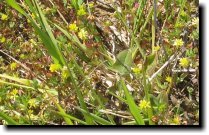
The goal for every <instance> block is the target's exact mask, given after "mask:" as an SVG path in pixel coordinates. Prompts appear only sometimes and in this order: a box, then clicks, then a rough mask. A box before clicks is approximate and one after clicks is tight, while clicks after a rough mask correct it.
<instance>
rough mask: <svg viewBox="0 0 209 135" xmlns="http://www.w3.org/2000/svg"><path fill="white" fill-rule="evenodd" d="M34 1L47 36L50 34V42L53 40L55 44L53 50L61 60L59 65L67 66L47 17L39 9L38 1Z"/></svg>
mask: <svg viewBox="0 0 209 135" xmlns="http://www.w3.org/2000/svg"><path fill="white" fill-rule="evenodd" d="M33 1H34V3H35V7H36V9H37V11H38V14H39V16H40V20H41V22H42V23H43V25H44V29H45V30H46V32H47V34H48V36H49V38H50V40H51V41H52V43H53V44H52V46H53V48H54V50H55V52H56V54H57V55H58V57H57V59H58V60H59V63H60V64H62V65H66V61H65V59H64V57H63V55H62V53H61V51H60V49H59V47H58V45H57V41H56V39H55V37H54V35H53V33H52V31H51V27H50V26H49V24H48V23H47V21H46V18H45V16H44V14H43V12H42V11H41V9H40V7H39V5H38V3H37V1H36V0H33Z"/></svg>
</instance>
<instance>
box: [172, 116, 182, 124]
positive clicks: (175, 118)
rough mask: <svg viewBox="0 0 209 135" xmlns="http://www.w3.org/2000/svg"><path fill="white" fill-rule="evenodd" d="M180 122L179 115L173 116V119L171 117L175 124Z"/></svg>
mask: <svg viewBox="0 0 209 135" xmlns="http://www.w3.org/2000/svg"><path fill="white" fill-rule="evenodd" d="M180 122H181V120H180V118H179V116H175V117H174V119H173V123H174V124H176V125H179V124H180Z"/></svg>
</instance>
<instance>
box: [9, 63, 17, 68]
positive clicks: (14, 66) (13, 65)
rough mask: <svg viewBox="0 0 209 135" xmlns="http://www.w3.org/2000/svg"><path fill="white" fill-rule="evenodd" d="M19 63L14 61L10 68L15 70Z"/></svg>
mask: <svg viewBox="0 0 209 135" xmlns="http://www.w3.org/2000/svg"><path fill="white" fill-rule="evenodd" d="M17 66H18V65H17V63H16V62H12V63H11V64H10V69H11V70H15V69H16V68H17Z"/></svg>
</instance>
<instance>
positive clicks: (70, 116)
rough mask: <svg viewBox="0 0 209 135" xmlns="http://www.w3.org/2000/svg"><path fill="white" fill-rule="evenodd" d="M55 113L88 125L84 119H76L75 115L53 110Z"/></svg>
mask: <svg viewBox="0 0 209 135" xmlns="http://www.w3.org/2000/svg"><path fill="white" fill-rule="evenodd" d="M55 113H57V114H59V115H60V116H62V117H67V118H69V119H72V120H75V121H77V122H79V123H81V124H84V125H88V124H87V123H86V122H84V121H82V120H80V119H78V118H76V117H73V116H72V115H69V114H64V113H61V112H55Z"/></svg>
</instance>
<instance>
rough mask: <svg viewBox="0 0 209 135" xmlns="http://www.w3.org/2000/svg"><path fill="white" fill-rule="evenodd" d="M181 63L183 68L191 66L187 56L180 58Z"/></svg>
mask: <svg viewBox="0 0 209 135" xmlns="http://www.w3.org/2000/svg"><path fill="white" fill-rule="evenodd" d="M179 61H180V63H179V64H180V65H181V66H182V67H183V68H187V67H188V66H189V60H188V59H187V58H181V59H180V60H179Z"/></svg>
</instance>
